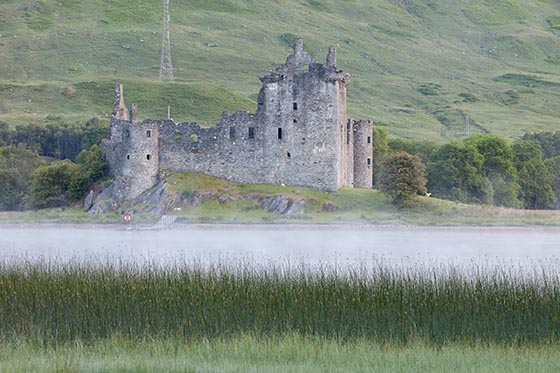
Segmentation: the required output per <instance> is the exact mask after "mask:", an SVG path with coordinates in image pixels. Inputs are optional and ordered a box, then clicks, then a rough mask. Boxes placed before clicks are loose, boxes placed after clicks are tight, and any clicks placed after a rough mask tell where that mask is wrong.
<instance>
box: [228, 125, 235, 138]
mask: <svg viewBox="0 0 560 373" xmlns="http://www.w3.org/2000/svg"><path fill="white" fill-rule="evenodd" d="M229 138H230V139H234V138H235V127H230V128H229Z"/></svg>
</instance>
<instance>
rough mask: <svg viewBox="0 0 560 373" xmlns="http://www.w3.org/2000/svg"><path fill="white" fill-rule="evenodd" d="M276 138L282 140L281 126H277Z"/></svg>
mask: <svg viewBox="0 0 560 373" xmlns="http://www.w3.org/2000/svg"><path fill="white" fill-rule="evenodd" d="M278 140H282V128H280V127H279V128H278Z"/></svg>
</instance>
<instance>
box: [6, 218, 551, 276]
mask: <svg viewBox="0 0 560 373" xmlns="http://www.w3.org/2000/svg"><path fill="white" fill-rule="evenodd" d="M559 257H560V228H511V227H508V228H465V227H461V228H455V227H449V228H448V227H444V228H442V227H380V226H359V227H352V226H322V225H276V226H274V225H192V226H181V227H179V228H174V229H169V230H164V231H158V230H125V229H119V227H111V226H110V227H101V228H100V227H80V226H39V227H33V228H31V227H24V226H15V225H13V226H0V260H2V261H14V260H15V261H22V260H25V261H31V262H33V261H55V262H61V263H66V262H88V263H96V262H99V263H106V262H107V261H109V262H112V263H138V264H146V263H149V264H161V265H168V264H176V263H185V262H186V263H190V262H198V263H204V264H212V263H239V262H243V263H250V264H253V265H256V266H263V265H264V266H267V265H270V264H283V265H285V264H289V265H300V264H304V265H311V266H313V265H327V266H356V265H359V266H370V265H378V264H379V262H383V263H391V264H397V265H404V266H406V265H413V264H417V263H428V265H430V263H440V262H443V263H449V262H451V263H473V262H475V263H496V262H499V263H513V264H517V263H523V264H524V265H526V263H532V264H531V265H537V266H542V265H543V264H544V265H546V266H554V267H556V264H558V263H560V262H559V261H558V258H559Z"/></svg>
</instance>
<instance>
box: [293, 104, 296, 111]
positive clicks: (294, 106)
mask: <svg viewBox="0 0 560 373" xmlns="http://www.w3.org/2000/svg"><path fill="white" fill-rule="evenodd" d="M293 108H294V110H297V102H294V105H293Z"/></svg>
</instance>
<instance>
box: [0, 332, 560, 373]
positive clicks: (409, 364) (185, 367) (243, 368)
mask: <svg viewBox="0 0 560 373" xmlns="http://www.w3.org/2000/svg"><path fill="white" fill-rule="evenodd" d="M559 369H560V355H559V354H558V346H557V345H553V346H539V347H535V346H533V347H532V348H529V349H527V348H515V347H513V348H512V347H501V346H480V345H478V346H467V345H463V344H452V345H448V346H442V347H434V346H430V345H427V344H425V343H422V342H417V343H411V344H409V345H408V346H407V347H403V346H398V345H391V344H378V343H373V342H370V341H367V340H355V341H349V342H342V341H337V340H333V339H324V338H312V337H311V338H310V337H301V336H298V335H288V336H282V337H255V336H250V335H245V336H239V337H234V338H216V339H210V340H189V339H160V340H154V339H148V340H128V339H123V338H119V337H115V338H111V339H108V340H101V341H95V342H93V343H82V342H80V341H77V342H74V343H67V344H63V345H58V346H53V345H38V344H36V343H34V342H30V341H19V342H18V343H17V344H7V343H0V370H1V371H2V372H23V371H27V372H30V371H35V372H36V371H42V372H61V371H64V372H76V371H80V372H81V371H87V372H108V371H111V372H114V371H127V372H131V371H134V372H154V371H158V372H214V371H219V372H302V373H303V372H305V373H308V372H368V371H370V372H449V371H454V372H473V371H491V372H504V373H506V372H507V373H509V372H557V371H558V370H559Z"/></svg>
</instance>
